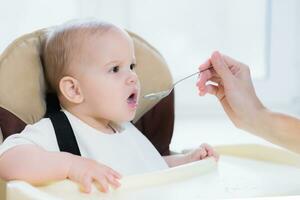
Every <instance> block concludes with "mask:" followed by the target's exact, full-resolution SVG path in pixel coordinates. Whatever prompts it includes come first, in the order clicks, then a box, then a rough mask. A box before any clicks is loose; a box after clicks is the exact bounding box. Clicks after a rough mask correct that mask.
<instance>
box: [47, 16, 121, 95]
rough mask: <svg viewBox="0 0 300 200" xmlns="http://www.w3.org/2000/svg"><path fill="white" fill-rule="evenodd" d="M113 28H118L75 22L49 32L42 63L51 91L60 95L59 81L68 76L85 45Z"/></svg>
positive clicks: (100, 23) (107, 24)
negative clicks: (72, 64) (72, 62)
mask: <svg viewBox="0 0 300 200" xmlns="http://www.w3.org/2000/svg"><path fill="white" fill-rule="evenodd" d="M113 27H116V26H114V25H112V24H109V23H105V22H101V21H73V22H68V23H65V24H62V25H60V26H58V27H55V28H54V29H52V30H51V31H49V32H48V33H47V38H46V40H45V42H44V44H43V47H42V61H43V66H44V71H45V75H46V79H47V82H48V84H49V86H50V89H51V90H54V92H57V93H59V81H60V80H61V78H63V77H64V76H66V75H68V70H69V68H70V64H71V61H72V60H73V59H74V58H75V56H77V57H78V56H81V55H80V54H81V47H82V46H83V44H84V43H85V42H86V41H87V40H89V39H90V38H91V37H93V36H99V34H102V33H103V32H106V31H107V30H109V29H110V28H113Z"/></svg>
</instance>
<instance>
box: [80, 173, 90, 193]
mask: <svg viewBox="0 0 300 200" xmlns="http://www.w3.org/2000/svg"><path fill="white" fill-rule="evenodd" d="M82 187H83V188H82V190H83V192H86V193H90V192H91V190H92V178H91V177H90V176H86V177H84V179H83V182H82Z"/></svg>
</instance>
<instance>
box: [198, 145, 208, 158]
mask: <svg viewBox="0 0 300 200" xmlns="http://www.w3.org/2000/svg"><path fill="white" fill-rule="evenodd" d="M206 156H207V152H206V150H205V148H202V147H201V146H200V147H199V148H198V149H197V157H198V158H199V159H200V160H202V159H203V158H205V157H206Z"/></svg>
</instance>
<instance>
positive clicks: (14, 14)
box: [0, 0, 300, 117]
mask: <svg viewBox="0 0 300 200" xmlns="http://www.w3.org/2000/svg"><path fill="white" fill-rule="evenodd" d="M191 2H193V3H195V2H197V3H198V4H199V8H191V12H190V13H189V12H187V11H188V7H189V6H191ZM226 2H228V4H227V3H226ZM240 2H241V1H240V0H227V1H217V0H207V1H206V0H198V1H196V0H190V1H186V4H183V6H184V7H185V8H186V9H185V10H186V12H182V13H181V12H180V9H178V5H180V3H182V1H175V0H172V1H171V0H170V1H167V0H166V1H147V0H144V1H137V0H89V1H84V0H51V1H50V0H39V1H36V0H24V1H19V0H10V1H6V0H0V5H1V6H0V24H1V31H0V38H1V40H0V51H2V50H3V49H4V48H5V47H6V46H7V45H8V44H9V43H10V42H11V41H12V40H13V39H15V38H17V37H18V36H20V35H22V34H24V33H26V32H31V31H33V30H35V29H38V28H43V27H46V26H51V25H56V24H60V23H63V22H65V21H67V20H69V19H74V18H86V17H96V18H99V19H102V20H107V21H111V22H112V23H115V24H117V25H120V26H122V27H125V28H128V29H130V30H134V31H137V32H138V33H140V34H141V36H142V37H145V38H146V39H148V40H150V43H152V44H154V45H155V46H156V47H158V49H159V50H160V51H161V52H162V53H163V54H164V52H167V50H168V49H171V51H175V53H176V51H178V49H177V50H176V49H175V48H176V46H178V45H181V47H182V48H183V47H184V48H190V50H189V52H194V51H193V50H194V49H196V47H197V46H198V45H204V44H202V42H200V41H201V40H199V39H200V38H207V40H208V41H210V42H208V43H207V44H205V45H206V46H205V45H204V46H203V48H202V49H203V50H199V58H198V57H197V56H192V55H191V53H188V54H186V55H181V54H179V55H178V56H177V54H175V56H171V57H170V56H169V57H168V55H164V56H165V57H166V59H167V61H168V62H169V63H170V67H171V68H172V71H173V75H174V78H175V79H178V78H180V77H182V76H183V75H185V74H188V73H190V72H193V71H194V70H196V69H197V66H198V64H200V63H201V62H203V61H204V59H205V58H206V57H207V56H209V53H210V52H211V51H212V50H214V49H221V50H224V51H225V53H228V54H230V55H232V56H234V57H237V58H239V59H241V60H242V61H244V62H246V63H247V64H249V65H251V67H253V66H258V65H262V64H261V63H262V62H261V59H258V58H257V62H256V59H255V58H251V56H248V57H245V54H244V53H243V51H240V52H239V51H234V49H235V48H237V47H235V46H234V45H229V44H227V43H225V40H226V38H228V36H224V37H223V36H222V34H221V35H220V34H219V36H218V34H217V33H219V32H222V29H219V28H220V27H221V28H222V26H223V27H224V28H225V27H227V28H228V27H230V28H231V29H233V30H232V33H235V30H234V26H237V27H238V26H242V25H243V23H249V25H250V23H251V25H254V27H255V24H253V23H256V25H257V27H262V26H267V27H269V29H267V33H266V36H267V45H266V47H265V48H264V49H263V47H262V46H261V44H262V43H259V44H258V43H257V45H259V46H258V47H257V48H256V49H255V45H252V44H253V43H254V44H255V41H258V40H260V39H259V36H258V35H255V33H256V32H255V31H256V30H253V38H256V40H253V41H252V40H250V39H251V37H248V39H249V41H251V42H250V43H251V45H250V44H249V41H248V40H247V41H245V43H243V44H241V45H242V47H243V48H244V50H245V49H247V48H250V46H251V49H252V50H251V51H253V52H255V53H257V52H259V53H258V57H261V55H263V56H264V53H265V52H267V54H266V55H269V57H266V60H267V62H266V63H267V64H266V66H265V67H266V69H268V70H269V71H268V76H267V77H265V78H264V79H261V80H254V82H255V86H256V89H257V93H258V95H259V96H260V97H261V98H262V100H263V102H265V104H266V105H268V106H269V107H271V108H274V109H279V110H285V111H287V112H294V113H300V90H299V86H300V83H299V78H298V75H299V74H300V69H299V66H300V53H299V52H300V39H299V35H300V22H299V21H300V12H299V11H300V1H298V0H266V2H269V3H270V2H271V7H270V9H271V13H270V14H271V15H270V18H269V19H268V20H266V23H267V24H265V23H263V20H261V21H260V18H255V17H257V16H256V14H255V13H254V14H253V17H252V16H251V18H253V20H251V18H250V19H249V20H248V21H245V20H246V18H245V20H244V21H236V22H233V23H227V24H226V23H225V22H226V19H234V18H239V16H240V17H241V18H242V16H243V11H239V10H238V8H235V9H236V11H235V12H232V13H231V14H230V13H229V15H228V10H227V15H226V17H224V18H223V20H224V21H223V22H224V23H222V22H220V23H216V24H211V25H210V26H209V27H205V26H204V27H203V31H202V29H199V30H201V32H200V33H199V36H198V35H191V34H190V33H188V31H185V30H183V31H182V32H181V34H190V35H187V36H186V37H185V36H184V35H179V33H178V32H176V28H177V29H180V28H182V29H184V28H185V29H187V28H189V29H190V30H193V26H194V27H195V28H196V27H198V26H200V28H201V25H202V26H203V24H205V23H206V22H207V21H208V19H210V18H211V17H213V16H221V17H222V16H223V14H224V16H225V14H226V9H227V8H228V5H236V6H238V5H239V4H240ZM249 2H251V1H248V3H249ZM229 3H230V4H229ZM245 4H247V1H245ZM175 5H177V7H175ZM247 5H248V4H247ZM251 5H252V4H251V3H249V5H248V6H249V9H253V8H250V6H251ZM138 6H144V7H145V8H144V10H145V11H143V9H139V7H138ZM163 6H164V7H163ZM175 8H176V9H178V10H175ZM179 8H180V7H179ZM147 9H148V10H149V11H150V14H147V13H146V10H147ZM158 9H160V10H161V11H158ZM210 9H213V11H214V12H211V11H210ZM259 11H260V9H259V8H257V15H258V13H259ZM158 12H161V13H162V14H163V16H160V17H159V15H157V13H158ZM197 12H199V15H197ZM172 13H173V14H177V15H176V16H179V17H180V18H179V20H178V19H175V18H174V15H173V16H172V15H171V14H172ZM222 13H223V14H222ZM156 15H157V16H156ZM199 16H201V17H199ZM153 19H154V21H153ZM139 20H140V21H139ZM193 20H194V21H193ZM185 22H186V23H185ZM235 23H237V24H235ZM268 23H269V24H268ZM137 24H139V26H137ZM224 24H226V25H224ZM162 26H165V28H164V29H162V28H161V27H162ZM198 28H199V27H198ZM253 29H255V28H253ZM168 31H169V32H168ZM241 31H242V30H241ZM190 32H191V31H190ZM229 33H230V32H229ZM245 34H246V33H245V32H241V33H240V35H245ZM168 36H170V37H168ZM191 36H192V37H191ZM197 36H198V37H197ZM238 36H239V35H238V34H237V35H236V36H235V37H236V38H238ZM269 36H270V37H269ZM214 37H215V38H218V39H217V40H216V41H215V43H214V40H213V39H212V38H214ZM253 38H252V39H253ZM171 39H172V41H171V42H168V40H171ZM152 40H153V41H152ZM166 41H167V42H166ZM191 41H192V42H193V41H194V43H195V44H191ZM242 41H243V40H241V39H239V43H242ZM247 42H248V43H247ZM172 44H174V45H175V46H172ZM209 44H211V46H209ZM188 45H190V46H188ZM197 51H198V50H197ZM251 51H248V52H250V53H248V54H249V55H251ZM178 52H180V51H178ZM255 53H253V55H255ZM166 54H167V53H166ZM196 55H197V54H196ZM256 57H257V56H256ZM249 58H250V59H249ZM258 60H259V61H258ZM173 63H174V65H175V64H177V65H178V66H179V67H177V68H176V69H174V70H173V67H174V65H173ZM256 74H258V75H257V77H260V75H259V74H260V72H256ZM195 81H196V79H191V80H188V81H186V82H184V83H182V84H181V85H178V87H177V88H176V109H177V112H178V115H179V116H194V115H195V116H197V117H200V116H207V115H213V116H215V115H219V114H221V115H223V111H222V109H221V107H220V106H219V104H218V103H217V101H216V99H215V98H214V97H205V98H200V97H198V95H197V90H196V87H194V85H195Z"/></svg>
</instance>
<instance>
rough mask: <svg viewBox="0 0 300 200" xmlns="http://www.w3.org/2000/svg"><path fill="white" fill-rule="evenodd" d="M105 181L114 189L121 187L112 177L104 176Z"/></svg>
mask: <svg viewBox="0 0 300 200" xmlns="http://www.w3.org/2000/svg"><path fill="white" fill-rule="evenodd" d="M106 179H107V180H108V183H109V184H111V185H112V186H113V187H114V188H118V187H120V186H121V184H120V182H119V181H118V180H117V179H116V178H115V177H114V176H113V175H110V174H108V175H106Z"/></svg>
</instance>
